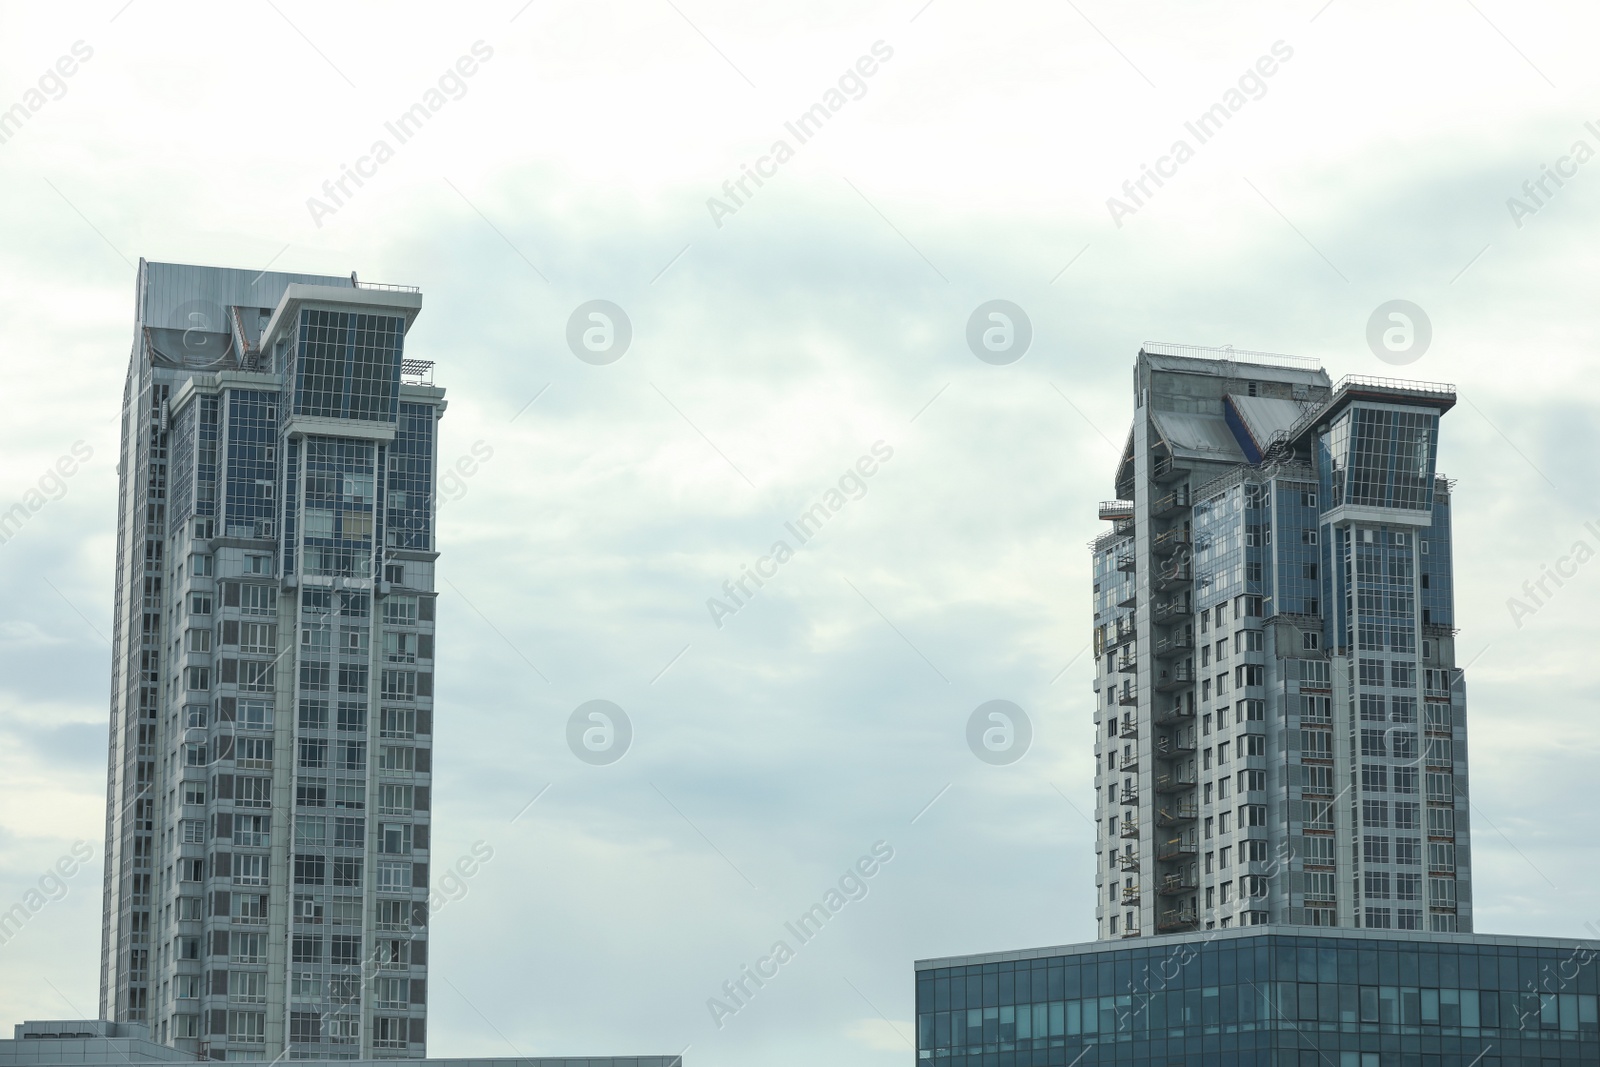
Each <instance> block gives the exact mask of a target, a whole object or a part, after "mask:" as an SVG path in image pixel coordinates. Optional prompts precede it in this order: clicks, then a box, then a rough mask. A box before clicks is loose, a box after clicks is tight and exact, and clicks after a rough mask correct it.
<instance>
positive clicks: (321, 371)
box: [100, 261, 445, 1060]
mask: <svg viewBox="0 0 1600 1067" xmlns="http://www.w3.org/2000/svg"><path fill="white" fill-rule="evenodd" d="M421 305H422V297H421V294H420V293H418V292H417V291H416V290H415V289H411V288H408V287H400V286H374V285H366V284H362V283H360V282H359V280H358V279H357V278H356V276H355V275H354V274H352V275H350V276H349V277H321V276H314V275H298V274H281V273H274V272H257V271H249V270H227V269H218V268H210V267H194V266H186V265H180V264H165V263H146V262H143V261H141V263H140V265H139V278H138V290H137V295H136V310H137V321H136V324H135V330H134V344H133V354H132V360H131V362H130V365H129V371H128V378H127V385H126V392H125V395H124V400H123V412H122V415H123V420H122V455H121V463H120V466H119V474H120V476H121V485H120V498H119V509H118V530H117V533H118V541H117V585H116V594H115V619H114V627H115V638H114V651H113V680H112V697H111V745H110V757H109V771H108V784H107V810H106V866H105V887H104V894H105V897H104V919H103V929H102V945H101V963H102V969H101V983H100V1014H101V1016H102V1018H104V1019H106V1020H108V1021H111V1022H116V1023H129V1024H140V1025H142V1026H146V1027H148V1033H149V1036H150V1037H151V1039H153V1040H154V1041H156V1042H157V1043H160V1044H162V1045H165V1046H170V1047H174V1048H176V1049H178V1050H181V1051H182V1052H184V1053H186V1054H188V1055H191V1056H193V1055H200V1056H202V1057H208V1058H210V1059H226V1060H241V1059H242V1060H273V1059H276V1058H278V1057H280V1056H284V1057H288V1058H292V1059H357V1058H367V1059H372V1058H419V1057H422V1056H423V1055H425V1050H426V1040H427V1029H426V1027H427V1002H428V981H427V975H428V937H427V922H428V908H427V898H428V881H429V878H428V869H429V845H430V834H429V831H430V824H431V817H430V813H431V810H432V795H431V794H432V773H431V772H432V758H431V757H432V734H433V676H434V669H433V657H434V610H433V608H434V565H435V560H436V558H437V555H438V553H437V545H436V543H435V531H434V503H435V501H434V481H433V479H434V471H435V469H436V458H437V457H436V453H437V423H438V420H439V418H440V417H441V415H442V414H443V412H444V407H445V400H444V391H443V390H442V389H438V388H435V387H434V386H433V384H432V382H431V376H432V364H431V363H428V362H424V361H420V360H413V359H408V358H406V357H405V354H404V341H405V335H406V331H407V330H408V329H410V327H411V324H412V322H413V321H414V320H415V318H416V316H417V313H418V311H419V309H420V308H421Z"/></svg>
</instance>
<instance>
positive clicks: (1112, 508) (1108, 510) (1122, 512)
mask: <svg viewBox="0 0 1600 1067" xmlns="http://www.w3.org/2000/svg"><path fill="white" fill-rule="evenodd" d="M1100 517H1101V518H1102V519H1106V520H1108V521H1114V520H1116V519H1131V518H1133V501H1131V500H1102V501H1100Z"/></svg>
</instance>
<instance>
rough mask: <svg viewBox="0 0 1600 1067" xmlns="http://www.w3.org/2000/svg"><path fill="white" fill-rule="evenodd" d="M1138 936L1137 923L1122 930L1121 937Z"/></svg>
mask: <svg viewBox="0 0 1600 1067" xmlns="http://www.w3.org/2000/svg"><path fill="white" fill-rule="evenodd" d="M1138 936H1139V926H1138V924H1137V923H1135V924H1134V925H1132V926H1130V927H1128V928H1127V929H1126V930H1124V931H1122V937H1123V938H1129V937H1138Z"/></svg>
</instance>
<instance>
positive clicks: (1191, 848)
mask: <svg viewBox="0 0 1600 1067" xmlns="http://www.w3.org/2000/svg"><path fill="white" fill-rule="evenodd" d="M1192 832H1193V831H1191V833H1192ZM1195 850H1196V845H1195V843H1194V840H1193V839H1186V838H1179V837H1174V838H1172V839H1171V840H1169V841H1164V842H1162V843H1161V846H1160V847H1159V848H1158V849H1156V859H1158V860H1161V861H1162V862H1163V863H1165V862H1167V861H1169V860H1181V859H1186V858H1187V857H1189V856H1193V855H1194V854H1195Z"/></svg>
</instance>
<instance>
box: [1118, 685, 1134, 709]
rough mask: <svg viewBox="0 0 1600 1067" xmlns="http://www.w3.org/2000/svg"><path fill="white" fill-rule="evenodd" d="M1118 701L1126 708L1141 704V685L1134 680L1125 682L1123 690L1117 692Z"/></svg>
mask: <svg viewBox="0 0 1600 1067" xmlns="http://www.w3.org/2000/svg"><path fill="white" fill-rule="evenodd" d="M1117 703H1118V704H1121V705H1122V706H1123V707H1126V708H1133V707H1138V706H1139V687H1138V686H1136V685H1134V684H1133V683H1132V682H1123V683H1122V691H1121V692H1119V693H1118V694H1117Z"/></svg>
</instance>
